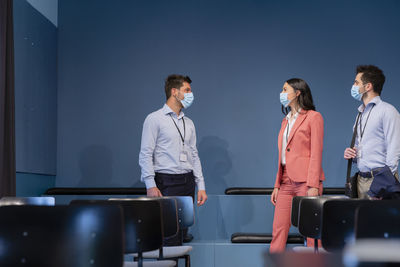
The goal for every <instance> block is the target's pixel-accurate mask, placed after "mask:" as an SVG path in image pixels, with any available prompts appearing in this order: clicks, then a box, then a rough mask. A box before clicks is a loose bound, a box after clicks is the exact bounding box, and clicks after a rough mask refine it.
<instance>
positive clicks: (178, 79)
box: [164, 74, 192, 100]
mask: <svg viewBox="0 0 400 267" xmlns="http://www.w3.org/2000/svg"><path fill="white" fill-rule="evenodd" d="M184 82H187V83H189V84H190V83H192V80H191V79H190V78H189V76H183V75H179V74H171V75H169V76H168V77H167V79H165V86H164V88H165V96H166V97H167V100H168V98H170V96H171V89H172V88H177V89H179V88H181V87H182V85H183V83H184Z"/></svg>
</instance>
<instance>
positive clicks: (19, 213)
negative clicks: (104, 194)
mask: <svg viewBox="0 0 400 267" xmlns="http://www.w3.org/2000/svg"><path fill="white" fill-rule="evenodd" d="M0 240H1V241H0V243H1V245H0V251H1V252H0V266H32V267H37V266H41V267H54V266H58V267H71V266H98V267H109V266H119V267H121V266H122V264H123V242H122V241H123V224H122V210H121V208H119V207H116V206H114V207H111V206H110V207H98V206H75V207H72V206H54V207H48V206H28V205H26V206H3V207H0Z"/></svg>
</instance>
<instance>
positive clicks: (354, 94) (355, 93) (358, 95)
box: [351, 85, 364, 101]
mask: <svg viewBox="0 0 400 267" xmlns="http://www.w3.org/2000/svg"><path fill="white" fill-rule="evenodd" d="M363 94H364V93H362V94H361V93H360V86H356V85H353V86H352V87H351V96H352V97H353V98H354V99H355V100H358V101H361V99H362V96H363Z"/></svg>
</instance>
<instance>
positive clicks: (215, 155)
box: [199, 136, 232, 194]
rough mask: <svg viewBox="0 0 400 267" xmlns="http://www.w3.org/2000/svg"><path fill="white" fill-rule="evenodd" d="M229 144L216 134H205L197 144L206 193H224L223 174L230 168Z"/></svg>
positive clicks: (224, 182) (225, 184)
mask: <svg viewBox="0 0 400 267" xmlns="http://www.w3.org/2000/svg"><path fill="white" fill-rule="evenodd" d="M228 147H229V144H228V142H226V141H225V140H223V139H221V138H219V137H217V136H206V137H204V138H203V139H202V140H201V142H200V144H199V156H200V160H201V165H202V168H203V175H204V180H205V183H206V190H207V194H224V192H225V189H226V187H227V183H226V180H225V179H226V178H225V176H226V175H227V174H228V173H229V172H230V171H231V169H232V159H231V157H230V155H229V151H228Z"/></svg>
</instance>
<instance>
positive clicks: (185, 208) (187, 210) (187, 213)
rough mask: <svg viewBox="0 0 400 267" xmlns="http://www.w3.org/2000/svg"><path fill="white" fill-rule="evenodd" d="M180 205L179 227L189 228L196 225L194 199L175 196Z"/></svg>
mask: <svg viewBox="0 0 400 267" xmlns="http://www.w3.org/2000/svg"><path fill="white" fill-rule="evenodd" d="M174 198H175V199H176V202H177V204H178V222H179V227H180V228H181V229H182V228H188V227H190V226H192V225H193V224H194V205H193V198H192V197H190V196H175V197H174Z"/></svg>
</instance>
